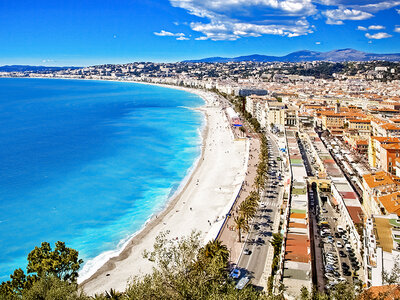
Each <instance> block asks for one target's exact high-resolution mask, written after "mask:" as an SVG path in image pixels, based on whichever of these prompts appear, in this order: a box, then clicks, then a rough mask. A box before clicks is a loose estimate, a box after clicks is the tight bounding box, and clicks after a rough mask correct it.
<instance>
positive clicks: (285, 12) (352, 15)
mask: <svg viewBox="0 0 400 300" xmlns="http://www.w3.org/2000/svg"><path fill="white" fill-rule="evenodd" d="M169 1H170V3H171V5H172V6H173V7H177V8H182V9H184V10H186V11H187V12H188V13H189V14H191V15H194V16H196V17H199V18H202V19H203V20H196V21H194V22H192V23H190V27H191V29H192V30H194V31H196V32H198V33H201V35H200V36H199V37H197V38H195V39H196V40H205V39H210V40H236V39H239V38H243V37H258V36H261V35H281V36H287V37H295V36H301V35H307V34H310V33H312V32H313V31H314V29H315V28H314V27H313V25H311V24H309V23H308V20H307V19H310V20H312V19H318V18H320V17H321V16H325V17H326V23H327V24H333V25H342V24H344V21H348V20H353V21H357V20H366V19H369V18H372V17H374V13H375V12H378V11H381V10H385V9H389V8H393V7H395V6H396V5H400V0H384V1H379V0H169ZM324 6H329V7H325V8H324ZM321 7H322V9H321ZM175 24H176V25H177V24H178V23H175ZM179 24H180V25H182V24H185V23H184V22H180V23H179ZM370 27H371V28H369V29H370V30H383V29H384V27H383V26H382V27H380V25H372V26H370ZM357 29H358V30H364V31H366V30H368V28H367V27H363V26H359V27H358V28H357ZM162 33H163V31H161V32H160V33H159V35H161V34H162ZM166 33H167V32H166ZM155 34H156V33H155ZM170 34H171V35H170V36H176V35H175V34H174V33H170ZM182 36H184V37H185V35H182ZM176 37H180V36H176Z"/></svg>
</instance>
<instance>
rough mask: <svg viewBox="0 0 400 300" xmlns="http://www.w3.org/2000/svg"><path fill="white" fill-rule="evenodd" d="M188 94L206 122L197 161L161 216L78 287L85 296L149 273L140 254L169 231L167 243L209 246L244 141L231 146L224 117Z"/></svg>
mask: <svg viewBox="0 0 400 300" xmlns="http://www.w3.org/2000/svg"><path fill="white" fill-rule="evenodd" d="M166 87H169V86H166ZM185 90H186V89H185ZM188 91H190V92H192V93H196V94H198V95H199V96H201V97H202V98H203V99H204V100H205V102H206V104H205V105H204V106H202V107H200V108H198V110H200V111H202V112H203V113H204V115H205V119H206V126H205V127H204V129H203V133H202V135H203V146H202V154H201V157H200V158H199V160H198V162H197V165H196V166H195V169H194V170H193V172H192V173H191V175H190V177H189V178H187V181H186V185H185V186H184V187H182V189H181V190H180V192H179V193H178V194H177V195H175V196H174V197H172V199H170V202H169V203H168V204H167V205H166V208H165V210H164V211H163V212H161V213H159V214H158V215H157V216H154V217H153V218H152V219H151V220H150V221H149V222H148V223H147V224H146V226H145V227H144V228H143V229H142V230H141V231H140V232H139V233H138V234H137V235H136V236H134V237H133V238H132V239H131V240H130V241H129V242H128V243H127V244H126V245H125V248H124V249H123V251H122V252H121V253H120V254H119V255H118V256H116V257H113V258H111V259H110V260H109V261H108V262H107V263H106V264H104V265H103V266H102V267H101V268H100V269H98V270H97V271H96V272H95V273H94V274H93V275H92V276H91V277H90V278H89V279H87V280H85V281H83V282H82V283H81V287H82V288H83V289H84V291H85V292H87V293H88V294H90V295H94V294H95V293H101V292H104V291H108V290H110V289H111V288H113V289H116V290H119V291H123V290H125V288H126V286H127V284H128V282H129V279H130V278H131V277H132V276H135V275H139V276H140V275H143V274H147V273H150V272H151V271H152V268H153V267H154V264H153V263H152V262H150V261H148V260H146V259H145V258H143V255H142V254H143V251H144V250H151V249H152V247H153V244H154V242H155V237H156V236H157V235H158V234H159V233H161V232H165V231H169V237H170V238H171V239H176V238H177V237H182V236H188V235H189V234H190V233H191V232H192V231H193V230H196V231H200V232H201V235H202V237H203V239H204V243H206V242H207V241H209V240H213V239H214V238H215V237H216V236H217V234H218V232H219V230H220V227H221V225H222V223H223V220H224V218H225V214H226V213H228V211H229V208H230V207H231V205H232V203H233V201H234V199H235V198H236V195H237V193H238V190H239V189H240V186H241V184H242V181H243V179H244V176H245V172H246V166H247V161H246V160H247V158H246V157H247V153H248V145H247V143H246V140H243V139H242V140H234V137H233V134H232V132H231V129H230V124H229V122H228V120H227V117H226V115H225V111H224V110H223V109H222V107H221V104H220V103H219V102H218V101H217V99H216V97H215V95H214V94H212V93H206V92H202V91H196V90H188Z"/></svg>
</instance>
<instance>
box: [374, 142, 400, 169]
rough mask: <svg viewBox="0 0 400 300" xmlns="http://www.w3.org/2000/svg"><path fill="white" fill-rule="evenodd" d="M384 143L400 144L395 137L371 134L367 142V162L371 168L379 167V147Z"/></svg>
mask: <svg viewBox="0 0 400 300" xmlns="http://www.w3.org/2000/svg"><path fill="white" fill-rule="evenodd" d="M385 144H400V139H399V138H397V137H382V136H371V137H370V138H369V143H368V162H369V165H370V167H371V168H373V169H377V168H380V166H381V162H380V158H381V151H382V150H381V148H382V145H385Z"/></svg>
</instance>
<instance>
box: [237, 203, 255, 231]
mask: <svg viewBox="0 0 400 300" xmlns="http://www.w3.org/2000/svg"><path fill="white" fill-rule="evenodd" d="M256 212H257V206H256V204H255V203H254V202H253V201H252V199H251V198H249V196H248V197H247V198H246V200H244V201H243V202H242V203H240V205H239V213H240V214H241V215H242V216H243V217H244V218H245V220H246V222H247V224H248V223H249V220H250V219H251V218H253V217H254V216H255V214H256Z"/></svg>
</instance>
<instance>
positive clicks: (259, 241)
mask: <svg viewBox="0 0 400 300" xmlns="http://www.w3.org/2000/svg"><path fill="white" fill-rule="evenodd" d="M256 242H257V243H258V244H264V243H265V241H264V240H263V239H262V238H260V237H259V238H258V239H257V241H256Z"/></svg>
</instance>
